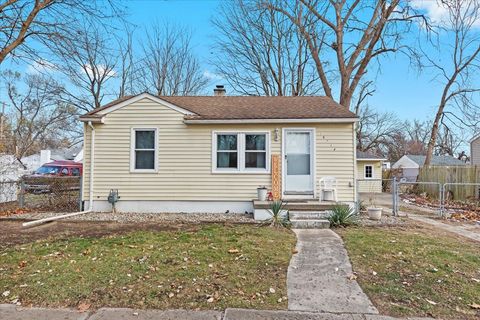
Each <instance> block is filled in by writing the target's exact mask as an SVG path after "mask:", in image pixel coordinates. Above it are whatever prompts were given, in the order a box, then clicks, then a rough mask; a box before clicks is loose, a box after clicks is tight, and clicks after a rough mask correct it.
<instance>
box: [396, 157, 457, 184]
mask: <svg viewBox="0 0 480 320" xmlns="http://www.w3.org/2000/svg"><path fill="white" fill-rule="evenodd" d="M425 158H426V156H422V155H411V154H407V155H404V156H403V157H401V158H400V159H398V161H397V162H395V163H394V164H393V165H392V168H393V169H402V172H401V174H402V176H401V178H402V179H405V180H406V181H410V182H413V181H417V176H418V173H419V172H420V168H422V167H423V165H424V164H425ZM430 165H432V166H464V165H466V164H465V162H463V161H461V160H458V159H457V158H454V157H452V156H448V155H444V156H435V155H434V156H432V161H431V163H430Z"/></svg>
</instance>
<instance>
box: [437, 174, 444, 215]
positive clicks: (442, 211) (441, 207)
mask: <svg viewBox="0 0 480 320" xmlns="http://www.w3.org/2000/svg"><path fill="white" fill-rule="evenodd" d="M438 189H439V190H438V191H439V192H440V194H439V198H440V216H441V217H442V218H443V213H444V208H443V206H444V199H443V197H444V192H445V185H442V184H441V183H439V186H438Z"/></svg>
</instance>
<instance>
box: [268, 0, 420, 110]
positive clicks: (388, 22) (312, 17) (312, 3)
mask: <svg viewBox="0 0 480 320" xmlns="http://www.w3.org/2000/svg"><path fill="white" fill-rule="evenodd" d="M263 6H265V7H268V8H273V9H274V10H276V11H278V12H281V13H283V14H284V15H285V16H287V17H288V18H289V19H290V20H291V21H292V23H294V24H295V25H296V26H297V28H298V31H299V32H300V34H301V35H302V36H303V37H304V39H305V40H306V42H307V44H308V48H309V50H310V53H311V55H312V58H313V60H314V62H315V67H316V70H317V73H318V77H319V78H320V81H321V84H322V87H323V91H324V93H325V95H326V96H328V97H331V98H334V93H333V89H332V88H333V87H337V85H336V84H337V83H339V85H338V87H339V97H338V100H337V101H338V102H339V103H340V104H341V105H343V106H345V107H347V108H350V105H351V102H352V98H353V97H354V94H355V92H356V90H357V89H358V87H359V84H360V82H361V80H362V79H363V78H364V77H365V75H366V74H367V72H368V71H369V69H371V68H372V66H373V63H372V62H374V61H377V59H379V58H381V57H382V56H385V55H387V54H390V53H395V52H403V53H407V54H409V55H411V54H412V48H411V47H409V46H407V45H405V43H404V42H403V40H404V36H405V35H406V34H407V33H409V32H410V28H411V25H412V22H413V20H416V19H419V18H420V19H421V18H422V16H421V15H419V14H417V13H416V12H415V11H414V9H413V8H412V7H411V6H410V4H409V1H406V0H378V1H361V0H353V1H347V0H329V1H326V0H325V1H324V0H296V1H291V0H290V1H289V0H264V1H263Z"/></svg>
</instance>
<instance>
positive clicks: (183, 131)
mask: <svg viewBox="0 0 480 320" xmlns="http://www.w3.org/2000/svg"><path fill="white" fill-rule="evenodd" d="M352 126H353V125H352V124H333V123H329V124H309V123H299V124H288V125H287V124H285V125H284V124H245V125H244V124H231V125H220V124H219V125H216V124H215V125H203V124H196V125H193V124H191V125H186V124H184V123H183V114H181V113H179V112H177V111H174V110H172V109H170V108H168V107H166V106H163V105H161V104H159V103H156V102H153V101H150V100H149V99H143V100H141V101H138V102H135V103H132V104H130V105H128V106H125V107H123V108H121V109H118V110H115V111H113V112H112V113H110V114H108V115H107V116H106V117H105V123H104V124H96V125H95V155H94V156H95V159H94V166H95V168H94V188H93V190H94V200H106V198H107V195H108V193H109V190H110V189H118V190H119V195H120V197H121V199H120V201H122V200H171V201H180V200H205V201H249V200H252V199H253V198H255V197H256V192H257V191H256V189H257V187H258V186H261V185H265V186H267V187H268V188H270V186H271V176H270V174H269V173H260V174H259V173H212V132H213V131H239V132H243V131H245V132H246V131H269V132H270V148H271V154H281V136H280V135H281V133H282V128H287V127H309V128H315V129H316V161H317V163H316V174H317V178H316V180H318V179H319V178H320V177H321V176H335V177H337V179H338V189H339V200H340V201H353V197H354V190H353V188H352V187H351V186H349V184H350V185H352V184H353V175H354V159H353V148H354V144H353V133H352V130H353V128H352ZM133 127H148V128H152V127H155V128H157V129H158V172H156V173H135V172H130V134H131V128H133ZM275 128H278V129H279V136H280V137H279V139H278V141H275V140H274V137H275V134H274V130H275ZM85 129H86V130H85V148H84V189H83V195H84V200H88V195H89V190H88V186H89V184H88V181H89V176H90V174H89V168H90V128H88V127H87V126H85Z"/></svg>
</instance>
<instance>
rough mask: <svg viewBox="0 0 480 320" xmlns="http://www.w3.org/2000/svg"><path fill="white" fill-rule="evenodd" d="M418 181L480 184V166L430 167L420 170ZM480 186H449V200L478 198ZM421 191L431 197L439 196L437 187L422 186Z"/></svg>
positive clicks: (447, 188) (447, 189)
mask: <svg viewBox="0 0 480 320" xmlns="http://www.w3.org/2000/svg"><path fill="white" fill-rule="evenodd" d="M417 181H419V182H439V183H441V184H442V185H443V184H444V183H480V167H478V166H458V167H456V166H451V167H438V166H429V167H423V168H421V169H420V173H419V174H418V178H417ZM479 188H480V186H472V185H449V186H447V187H446V194H447V199H455V200H467V199H475V198H478V191H479ZM419 189H420V190H421V191H422V192H426V193H427V194H429V195H430V196H431V197H434V198H436V197H437V196H438V187H437V186H421V187H419Z"/></svg>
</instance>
